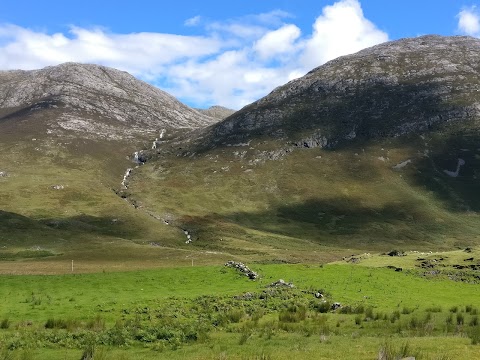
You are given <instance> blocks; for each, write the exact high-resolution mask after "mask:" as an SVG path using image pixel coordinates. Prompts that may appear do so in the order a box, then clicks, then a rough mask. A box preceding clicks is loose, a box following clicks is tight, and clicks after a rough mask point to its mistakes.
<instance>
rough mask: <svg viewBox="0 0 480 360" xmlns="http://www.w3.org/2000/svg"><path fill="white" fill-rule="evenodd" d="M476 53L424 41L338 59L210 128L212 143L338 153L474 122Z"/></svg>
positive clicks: (457, 41) (479, 106)
mask: <svg viewBox="0 0 480 360" xmlns="http://www.w3.org/2000/svg"><path fill="white" fill-rule="evenodd" d="M479 50H480V42H479V40H478V39H475V38H471V37H463V36H456V37H442V36H432V35H429V36H421V37H417V38H413V39H402V40H398V41H392V42H387V43H384V44H380V45H377V46H374V47H372V48H368V49H365V50H362V51H360V52H358V53H356V54H353V55H348V56H343V57H340V58H337V59H335V60H332V61H330V62H328V63H326V64H325V65H322V66H320V67H318V68H316V69H314V70H312V71H310V72H309V73H308V74H307V75H305V76H304V77H302V78H300V79H296V80H292V81H290V82H289V83H287V84H285V85H283V86H280V87H279V88H277V89H275V90H274V91H272V93H270V94H269V95H268V96H266V97H264V98H262V99H260V100H258V101H256V102H254V103H253V104H251V105H248V106H246V107H245V108H243V109H241V110H240V111H238V112H236V113H235V114H234V115H233V116H231V117H230V118H228V119H227V120H226V121H223V122H221V123H219V124H217V125H215V126H214V127H213V128H212V134H213V137H214V139H215V140H214V141H215V142H224V141H228V140H229V139H232V141H238V140H242V139H250V138H255V137H259V136H264V135H266V136H268V137H271V136H275V137H277V138H286V139H289V140H291V141H292V142H295V143H296V142H298V144H299V145H302V142H303V143H306V145H314V146H322V147H338V146H341V145H342V144H344V143H345V142H348V141H350V140H352V139H354V138H361V139H371V138H381V137H395V136H399V135H402V134H408V133H413V132H422V131H428V130H430V129H431V128H432V127H435V126H438V125H441V124H444V123H449V122H455V121H462V120H465V119H472V118H475V117H478V115H479V111H480V99H479V97H478V94H477V93H478V91H480V87H479V86H480V85H479V84H480V83H479V80H480V72H479V69H480V68H479V65H478V64H479V61H480V52H479ZM304 135H307V137H306V138H305V139H304V138H303V136H304ZM303 140H305V141H303Z"/></svg>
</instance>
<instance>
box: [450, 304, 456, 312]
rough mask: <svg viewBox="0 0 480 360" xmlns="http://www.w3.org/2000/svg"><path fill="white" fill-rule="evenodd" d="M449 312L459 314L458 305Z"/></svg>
mask: <svg viewBox="0 0 480 360" xmlns="http://www.w3.org/2000/svg"><path fill="white" fill-rule="evenodd" d="M449 311H450V312H451V313H456V312H458V306H456V305H455V306H452V307H451V308H450V309H449Z"/></svg>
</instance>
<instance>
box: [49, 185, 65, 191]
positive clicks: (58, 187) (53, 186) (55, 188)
mask: <svg viewBox="0 0 480 360" xmlns="http://www.w3.org/2000/svg"><path fill="white" fill-rule="evenodd" d="M50 188H52V189H53V190H63V189H64V188H65V186H63V185H52V186H50Z"/></svg>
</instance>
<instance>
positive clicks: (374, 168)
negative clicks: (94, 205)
mask: <svg viewBox="0 0 480 360" xmlns="http://www.w3.org/2000/svg"><path fill="white" fill-rule="evenodd" d="M455 131H456V129H455V128H453V127H452V128H450V129H447V130H445V129H444V130H442V131H439V132H438V133H434V134H433V135H431V136H423V137H420V136H418V135H412V136H409V137H401V138H398V139H393V140H384V141H376V142H370V143H369V144H365V143H362V142H360V141H358V142H353V143H352V144H351V145H350V146H349V147H344V148H340V149H338V150H335V151H330V150H321V149H318V148H317V149H296V150H294V151H293V152H292V153H289V154H288V155H287V156H285V157H283V158H282V159H280V160H275V161H271V160H266V161H258V160H256V159H259V158H260V159H261V156H259V155H258V154H259V153H261V152H262V151H270V150H271V149H272V148H273V149H275V148H277V149H278V148H279V147H281V146H282V144H281V143H279V142H277V143H273V144H272V143H271V142H268V141H267V142H261V141H255V140H254V141H253V142H252V143H251V144H250V145H248V146H238V147H224V148H217V149H215V150H211V151H209V152H204V153H199V154H195V155H194V156H190V155H189V156H185V157H178V156H171V155H168V154H164V153H163V152H162V151H160V153H159V155H158V160H156V161H152V162H151V163H147V165H145V166H143V167H141V168H140V169H139V170H138V171H137V172H136V173H135V174H134V177H133V179H132V186H131V188H130V189H129V193H130V195H131V197H132V198H133V199H135V200H137V201H139V203H141V204H142V205H143V206H144V207H145V208H147V209H150V210H152V211H154V212H155V213H157V214H164V213H170V214H175V216H176V223H177V225H179V226H181V227H184V228H187V229H189V230H190V231H191V232H192V233H193V234H194V235H195V236H194V238H195V241H194V242H193V246H194V247H196V248H208V249H212V250H218V251H226V252H231V253H232V252H237V253H239V254H241V253H242V250H239V248H242V249H243V253H244V254H245V255H244V256H248V255H251V258H255V256H257V257H261V258H269V259H277V260H286V261H307V262H308V261H322V260H323V261H325V260H331V259H332V258H335V256H336V257H337V258H338V256H339V255H340V254H342V253H343V254H345V253H348V252H352V251H353V252H355V251H359V250H368V251H386V250H391V249H392V248H404V249H408V250H425V249H427V250H436V249H451V248H453V247H455V246H461V247H465V246H468V245H471V244H476V243H478V241H479V236H478V234H479V230H480V228H479V226H478V216H477V214H476V213H475V212H474V211H476V209H477V205H478V204H477V202H478V193H477V190H478V180H477V175H476V173H477V171H478V170H477V169H478V168H479V166H478V165H479V158H480V154H478V149H477V147H476V143H475V141H476V140H475V139H477V138H478V137H477V136H470V137H466V136H464V137H463V138H462V133H456V132H455ZM463 135H465V134H464V133H463ZM470 135H471V134H470ZM460 139H463V141H460ZM474 140H475V141H474ZM283 146H284V145H283ZM465 149H467V150H468V151H465ZM242 152H246V155H245V156H244V157H243V159H240V158H239V156H238V154H239V153H242ZM235 153H236V154H237V155H235ZM425 154H428V157H427V156H425ZM460 156H462V157H463V158H465V159H467V165H465V166H464V167H463V168H462V169H461V172H460V176H459V177H458V178H450V177H448V176H447V175H445V174H444V173H443V170H444V169H453V170H454V169H455V166H456V161H457V157H460ZM408 159H410V160H412V162H411V163H409V164H408V165H407V166H405V167H404V168H403V169H401V170H394V169H392V167H393V166H395V165H396V164H399V163H401V162H403V161H406V160H408ZM472 210H474V211H472ZM346 249H350V250H346ZM325 253H329V254H330V256H329V257H328V258H325V257H324V256H323V257H322V256H321V255H319V254H325Z"/></svg>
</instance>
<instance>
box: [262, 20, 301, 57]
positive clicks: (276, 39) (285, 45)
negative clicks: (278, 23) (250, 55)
mask: <svg viewBox="0 0 480 360" xmlns="http://www.w3.org/2000/svg"><path fill="white" fill-rule="evenodd" d="M300 34H301V31H300V29H299V28H298V27H297V26H295V25H293V24H289V25H284V26H282V27H281V28H280V29H277V30H274V31H270V32H268V33H266V34H265V35H263V36H262V37H261V38H260V39H259V40H258V41H257V42H256V43H255V45H254V49H255V51H256V52H257V53H258V54H259V55H260V57H261V58H262V59H271V58H273V57H275V56H277V55H280V54H285V53H289V52H290V53H293V52H294V51H295V46H296V44H295V41H296V40H297V39H298V38H299V37H300Z"/></svg>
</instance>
